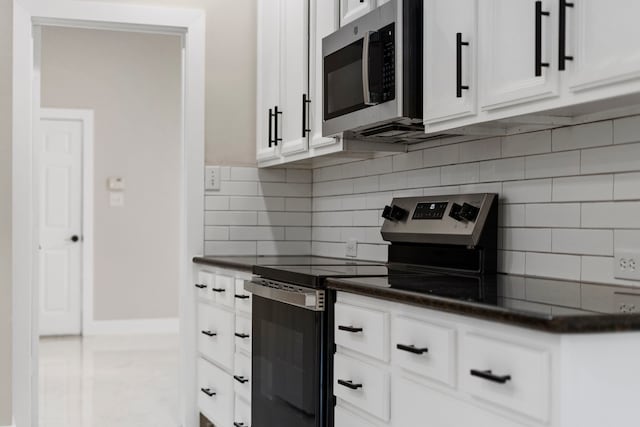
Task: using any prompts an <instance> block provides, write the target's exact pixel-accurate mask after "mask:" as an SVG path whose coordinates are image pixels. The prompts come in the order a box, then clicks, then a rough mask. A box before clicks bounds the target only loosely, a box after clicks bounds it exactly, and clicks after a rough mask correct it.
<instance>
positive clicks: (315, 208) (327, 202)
mask: <svg viewBox="0 0 640 427" xmlns="http://www.w3.org/2000/svg"><path fill="white" fill-rule="evenodd" d="M311 200H312V202H311V204H312V212H321V211H339V210H342V198H341V197H314V198H313V199H311Z"/></svg>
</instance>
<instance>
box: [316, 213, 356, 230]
mask: <svg viewBox="0 0 640 427" xmlns="http://www.w3.org/2000/svg"><path fill="white" fill-rule="evenodd" d="M312 222H313V225H318V226H320V227H323V226H325V227H350V226H352V225H353V212H351V211H343V212H314V213H313V215H312Z"/></svg>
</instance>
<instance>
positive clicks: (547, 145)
mask: <svg viewBox="0 0 640 427" xmlns="http://www.w3.org/2000/svg"><path fill="white" fill-rule="evenodd" d="M550 152H551V131H550V130H545V131H542V132H532V133H523V134H519V135H509V136H505V137H504V138H502V157H517V156H527V155H531V154H543V153H550Z"/></svg>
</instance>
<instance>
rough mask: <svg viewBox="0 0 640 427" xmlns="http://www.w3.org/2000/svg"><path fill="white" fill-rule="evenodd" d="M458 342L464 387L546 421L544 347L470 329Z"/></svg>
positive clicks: (547, 393) (547, 389)
mask: <svg viewBox="0 0 640 427" xmlns="http://www.w3.org/2000/svg"><path fill="white" fill-rule="evenodd" d="M461 343H462V346H461V349H460V356H461V357H460V372H459V375H460V385H461V388H462V389H463V390H464V391H466V392H468V393H470V394H471V395H473V396H474V397H476V398H478V399H481V400H484V401H486V402H491V403H493V404H496V405H499V406H501V407H504V408H506V409H510V410H513V411H517V412H519V413H522V414H524V415H527V416H530V417H532V418H535V419H537V420H541V421H548V419H549V406H550V400H551V398H552V396H551V386H550V354H549V352H548V351H546V350H543V349H534V348H529V347H525V346H522V345H519V344H515V343H511V342H509V341H506V340H504V341H503V340H499V339H495V338H489V337H486V336H484V335H479V334H473V333H470V334H467V335H465V336H464V337H463V338H462V341H461ZM472 371H473V374H472Z"/></svg>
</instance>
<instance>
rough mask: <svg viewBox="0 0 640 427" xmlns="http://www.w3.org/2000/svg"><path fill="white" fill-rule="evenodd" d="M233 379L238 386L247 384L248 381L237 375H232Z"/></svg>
mask: <svg viewBox="0 0 640 427" xmlns="http://www.w3.org/2000/svg"><path fill="white" fill-rule="evenodd" d="M233 379H234V380H236V381H238V382H239V383H240V384H244V383H248V382H249V380H248V379H246V378H245V377H240V376H238V375H234V376H233Z"/></svg>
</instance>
